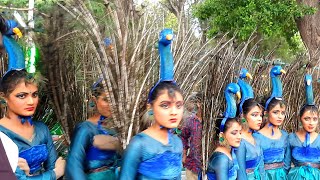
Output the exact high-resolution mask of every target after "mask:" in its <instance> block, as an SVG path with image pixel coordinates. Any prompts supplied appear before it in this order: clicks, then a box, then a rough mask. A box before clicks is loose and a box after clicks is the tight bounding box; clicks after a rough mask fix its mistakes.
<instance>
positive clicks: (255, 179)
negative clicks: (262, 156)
mask: <svg viewBox="0 0 320 180" xmlns="http://www.w3.org/2000/svg"><path fill="white" fill-rule="evenodd" d="M247 178H248V180H261V176H260V172H259V166H258V167H256V168H255V170H254V171H253V172H250V173H247Z"/></svg>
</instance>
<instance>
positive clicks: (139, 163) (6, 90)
mask: <svg viewBox="0 0 320 180" xmlns="http://www.w3.org/2000/svg"><path fill="white" fill-rule="evenodd" d="M1 22H2V24H1V25H0V30H1V35H2V37H1V36H0V37H1V38H2V39H3V44H4V47H5V48H6V50H7V52H8V54H9V67H8V71H7V72H6V73H5V74H4V76H3V77H2V78H1V81H0V86H1V89H0V92H1V94H0V95H1V98H2V99H3V101H1V103H2V104H3V105H4V106H5V108H6V112H5V116H4V117H3V118H1V119H0V132H1V133H2V134H3V135H4V136H5V137H8V138H9V139H10V140H11V141H12V142H13V143H14V144H15V145H16V146H17V147H18V154H17V157H13V156H14V155H7V156H3V153H4V152H6V154H9V153H8V151H10V150H8V149H6V148H4V147H5V146H4V145H2V143H0V153H2V154H1V156H0V157H1V158H0V161H1V162H0V163H1V167H0V174H1V177H0V178H1V179H2V178H4V179H8V180H11V179H15V178H16V179H19V180H26V179H33V180H55V179H59V178H60V177H62V176H65V178H66V179H71V180H82V179H83V180H85V179H92V180H93V179H94V180H100V179H101V180H102V179H109V180H114V179H120V180H130V179H141V180H143V179H181V171H182V168H183V165H182V157H183V144H182V141H181V139H180V138H179V137H178V136H177V135H175V134H174V133H173V131H172V130H173V129H174V128H177V127H178V125H179V124H180V121H181V120H182V117H183V112H184V98H183V93H182V91H181V89H180V88H179V86H178V85H177V83H176V82H175V81H174V76H173V72H174V71H173V57H172V53H171V51H170V49H171V48H170V46H171V41H172V38H173V33H172V30H169V29H165V30H163V31H162V32H161V33H160V37H159V51H160V61H161V66H160V79H159V81H158V82H157V83H156V84H155V85H154V86H153V87H152V89H151V90H150V92H149V95H148V99H147V102H148V105H147V108H148V113H149V116H152V117H153V118H152V119H153V122H152V125H151V126H150V127H148V128H147V129H146V130H144V131H142V132H141V133H139V134H137V135H135V136H134V137H133V138H132V139H131V141H130V143H129V145H128V146H127V148H126V149H125V150H124V153H123V154H122V153H121V152H122V151H121V146H120V142H119V139H118V138H117V137H116V134H117V132H115V131H113V130H111V129H108V128H105V126H103V124H104V123H105V122H106V121H110V117H111V111H110V108H109V103H108V100H107V99H108V98H107V96H108V94H107V92H106V91H105V90H104V89H105V88H104V87H103V85H102V82H101V81H102V80H101V79H99V80H98V81H97V82H96V83H94V85H93V86H92V94H93V96H92V107H95V108H96V112H95V114H94V115H93V116H91V117H89V118H88V119H87V120H86V121H84V122H82V123H80V124H78V125H77V126H76V128H75V131H74V133H73V138H72V142H71V145H70V149H69V153H68V157H67V159H66V161H65V160H63V159H62V158H58V156H57V153H56V150H55V147H54V144H53V141H52V137H51V135H50V132H49V129H48V128H47V126H46V125H45V124H44V123H42V122H39V121H33V119H32V116H33V114H34V112H35V110H36V108H37V105H38V103H39V98H38V85H39V83H40V82H39V81H38V79H37V76H34V75H32V74H29V73H28V72H27V71H26V70H25V67H24V57H23V56H21V53H22V50H21V48H20V47H19V46H18V44H17V43H16V42H15V41H14V39H12V37H10V36H12V35H14V34H15V33H16V32H17V29H15V27H12V24H10V23H8V21H6V20H4V19H2V20H1ZM10 49H11V50H10ZM12 49H14V51H13V52H14V53H9V52H12ZM282 73H284V71H283V70H282V68H281V67H280V66H274V67H273V68H272V69H271V72H270V76H271V79H272V85H273V91H272V94H271V96H270V98H268V99H267V100H266V102H265V104H260V103H258V102H257V101H256V100H255V99H254V95H253V90H252V88H251V86H250V85H249V84H248V83H247V82H246V81H245V80H244V79H241V78H240V79H239V80H238V82H237V83H230V84H228V85H227V87H226V89H225V97H226V102H227V106H226V107H227V108H226V111H225V113H224V117H223V118H221V119H218V120H216V127H217V128H218V130H217V133H216V136H217V139H218V141H219V145H218V146H217V148H216V149H215V150H214V152H213V154H212V155H211V157H210V159H209V162H208V167H207V169H206V170H205V177H207V178H208V179H210V180H213V179H220V180H228V179H230V180H232V179H240V180H242V179H267V180H269V179H273V180H276V179H277V180H278V179H296V180H300V179H301V180H320V170H319V168H320V137H319V135H318V133H317V132H316V129H317V127H318V115H319V114H318V108H317V106H316V105H315V103H314V100H313V93H312V79H311V78H310V77H311V76H310V75H306V95H307V97H306V99H307V101H306V103H305V105H304V106H303V107H302V108H301V110H300V113H299V117H300V119H299V120H298V121H299V124H300V125H301V127H300V129H299V130H298V131H297V132H294V133H291V134H290V135H289V134H288V133H287V132H286V131H284V130H281V129H280V126H281V125H282V123H283V122H284V119H285V115H286V108H287V104H286V103H285V101H284V99H283V97H282V84H281V81H280V79H279V75H281V74H282ZM246 76H250V75H249V73H248V72H246V70H242V71H241V75H240V77H246ZM240 92H241V93H240ZM240 95H241V96H242V97H241V101H240V104H239V105H237V104H236V102H237V101H236V99H235V97H236V96H238V97H240ZM263 118H264V119H265V121H263ZM262 124H265V125H264V126H263V127H262ZM0 135H1V134H0ZM0 137H1V141H2V142H3V141H4V139H3V138H2V136H0ZM1 141H0V142H1ZM15 159H16V160H15ZM15 161H16V162H15ZM7 164H10V165H11V166H10V168H8V167H9V166H6V165H7ZM12 164H15V165H12ZM8 169H9V170H8ZM2 172H3V173H2ZM201 178H203V177H202V176H199V179H201Z"/></svg>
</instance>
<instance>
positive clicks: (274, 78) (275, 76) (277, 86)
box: [265, 65, 286, 110]
mask: <svg viewBox="0 0 320 180" xmlns="http://www.w3.org/2000/svg"><path fill="white" fill-rule="evenodd" d="M285 73H286V72H285V71H284V70H283V69H282V67H281V66H278V65H276V66H273V68H272V69H271V71H270V77H271V84H272V93H271V96H270V97H269V99H268V100H267V102H266V105H265V110H267V109H268V106H269V103H270V101H271V100H272V99H273V98H276V99H282V83H281V80H280V77H279V76H280V75H281V74H285Z"/></svg>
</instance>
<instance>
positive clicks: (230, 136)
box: [224, 122, 242, 147]
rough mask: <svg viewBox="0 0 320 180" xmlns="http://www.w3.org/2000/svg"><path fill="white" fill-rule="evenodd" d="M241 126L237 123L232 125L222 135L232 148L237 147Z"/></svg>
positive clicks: (239, 140)
mask: <svg viewBox="0 0 320 180" xmlns="http://www.w3.org/2000/svg"><path fill="white" fill-rule="evenodd" d="M241 129H242V128H241V125H240V124H239V123H237V122H234V123H232V125H231V126H230V127H229V128H228V130H227V131H226V132H225V133H224V134H225V138H226V140H227V141H228V144H229V145H230V146H232V147H239V146H240V142H241Z"/></svg>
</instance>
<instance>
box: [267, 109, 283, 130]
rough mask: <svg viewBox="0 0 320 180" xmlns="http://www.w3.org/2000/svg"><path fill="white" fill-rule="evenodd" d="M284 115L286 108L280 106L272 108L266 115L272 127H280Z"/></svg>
mask: <svg viewBox="0 0 320 180" xmlns="http://www.w3.org/2000/svg"><path fill="white" fill-rule="evenodd" d="M285 115H286V107H285V106H280V104H278V105H276V106H275V107H274V108H272V109H271V110H270V111H269V113H268V118H269V122H270V123H271V124H273V125H274V126H280V125H281V124H282V123H283V121H284V118H285Z"/></svg>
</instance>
